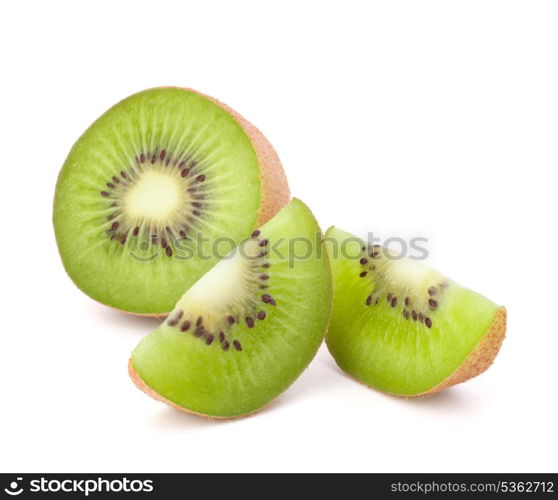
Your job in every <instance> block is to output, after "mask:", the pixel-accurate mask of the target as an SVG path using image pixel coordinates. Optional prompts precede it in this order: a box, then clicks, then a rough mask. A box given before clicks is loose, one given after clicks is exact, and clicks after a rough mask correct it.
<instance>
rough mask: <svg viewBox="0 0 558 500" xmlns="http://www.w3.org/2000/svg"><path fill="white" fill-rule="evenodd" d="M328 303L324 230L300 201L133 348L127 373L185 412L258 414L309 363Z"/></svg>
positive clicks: (241, 248) (218, 267)
mask: <svg viewBox="0 0 558 500" xmlns="http://www.w3.org/2000/svg"><path fill="white" fill-rule="evenodd" d="M331 306H332V284H331V272H330V267H329V262H328V258H327V253H326V251H325V249H324V247H323V241H322V234H321V231H320V229H319V227H318V224H317V223H316V220H315V219H314V217H313V215H312V214H311V212H310V210H309V209H308V208H307V207H306V206H305V205H304V204H303V203H302V202H301V201H300V200H298V199H296V198H295V199H293V200H292V201H291V202H290V203H289V204H288V205H287V206H286V207H285V208H283V209H282V210H281V211H280V212H279V213H278V214H277V215H276V216H275V217H273V218H272V219H271V220H270V221H268V222H267V223H266V224H264V225H263V226H261V227H260V228H259V229H256V230H255V231H254V232H253V233H252V235H251V236H250V237H249V238H247V239H246V240H244V241H243V242H242V243H241V244H240V245H239V246H238V247H237V248H236V249H235V250H233V252H232V253H231V254H230V255H229V256H228V257H226V258H224V259H223V260H221V261H220V262H219V263H218V264H217V265H216V266H215V267H213V268H212V269H211V270H210V271H209V272H207V273H206V274H205V275H204V276H202V277H201V278H200V279H199V280H198V281H197V282H196V283H195V284H194V285H193V286H192V287H191V288H190V289H188V290H187V291H186V292H185V293H184V295H183V296H182V298H181V299H180V300H179V301H178V303H177V304H176V306H175V308H174V310H173V311H172V312H171V313H170V314H169V316H168V318H167V319H166V320H165V321H164V322H163V323H162V324H161V325H160V326H159V327H158V328H157V329H156V330H155V331H153V332H152V333H151V334H149V335H148V336H146V337H145V338H144V339H143V340H142V341H141V342H140V343H139V345H138V346H137V347H136V349H135V350H134V352H133V353H132V356H131V359H130V361H129V365H128V367H129V373H130V376H131V378H132V380H133V381H134V383H135V384H136V385H137V386H138V387H139V388H140V389H141V390H143V391H144V392H146V393H147V394H148V395H150V396H152V397H153V398H155V399H157V400H160V401H163V402H165V403H167V404H169V405H171V406H173V407H175V408H178V409H180V410H184V411H187V412H190V413H196V414H200V415H206V416H210V417H215V418H233V417H239V416H242V415H247V414H250V413H253V412H255V411H257V410H259V409H260V408H262V407H264V406H265V405H267V404H268V403H269V402H270V401H272V400H273V399H274V398H275V397H277V396H278V395H279V394H280V393H281V392H283V391H284V390H285V389H286V388H287V387H288V386H289V385H290V384H291V383H292V382H293V381H294V380H295V379H296V378H297V377H298V376H299V375H300V374H301V373H302V371H303V370H304V368H305V367H306V366H307V365H308V363H309V362H310V361H311V360H312V358H313V357H314V355H315V354H316V352H317V350H318V347H319V346H320V344H321V342H322V340H323V337H324V334H325V330H326V328H327V324H328V320H329V316H330V312H331Z"/></svg>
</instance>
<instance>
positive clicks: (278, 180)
mask: <svg viewBox="0 0 558 500" xmlns="http://www.w3.org/2000/svg"><path fill="white" fill-rule="evenodd" d="M162 88H174V89H180V90H184V91H186V92H193V93H195V94H198V95H201V96H203V97H205V98H206V99H209V100H210V101H212V102H214V103H215V104H217V106H219V107H221V108H223V109H224V110H225V111H226V112H227V113H229V114H230V115H231V116H232V117H233V119H234V120H235V121H236V122H237V123H238V124H239V125H240V127H241V128H242V130H244V133H245V134H246V135H247V136H248V139H249V140H250V143H251V144H252V147H253V148H254V150H255V151H256V156H257V158H258V163H259V165H260V182H261V193H262V196H261V200H260V208H259V209H258V215H257V220H256V227H258V226H261V225H262V224H264V223H265V222H267V221H268V220H269V219H271V218H272V217H273V216H274V215H275V214H276V213H277V212H279V210H281V208H283V207H284V206H285V205H286V204H287V203H288V202H289V200H290V199H291V192H290V190H289V184H288V182H287V176H286V175H285V170H284V169H283V165H282V164H281V160H280V159H279V155H278V154H277V152H276V151H275V148H274V147H273V146H272V145H271V143H270V142H269V141H268V140H267V138H266V137H265V136H264V134H263V133H262V132H261V131H260V130H259V129H258V128H257V127H256V126H255V125H252V123H250V122H249V121H248V120H246V118H244V117H243V116H242V115H241V114H239V113H238V112H236V111H235V110H234V109H232V108H230V107H229V106H228V105H226V104H225V103H223V102H221V101H219V100H218V99H215V98H214V97H211V96H209V95H206V94H204V93H202V92H198V91H197V90H194V89H190V88H186V87H176V86H171V85H168V86H166V87H162ZM247 236H248V235H247ZM99 304H101V302H99ZM103 306H106V304H103ZM109 307H110V306H109ZM112 309H114V310H115V311H120V312H124V313H126V314H131V315H132V316H143V317H148V318H166V317H167V316H168V315H169V313H170V311H169V312H166V313H154V314H150V313H134V312H130V311H124V310H122V309H117V308H115V307H113V308H112Z"/></svg>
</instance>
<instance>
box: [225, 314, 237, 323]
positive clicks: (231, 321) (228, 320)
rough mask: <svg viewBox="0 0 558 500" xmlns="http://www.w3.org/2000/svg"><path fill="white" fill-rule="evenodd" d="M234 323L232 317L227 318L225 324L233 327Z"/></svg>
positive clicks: (234, 320)
mask: <svg viewBox="0 0 558 500" xmlns="http://www.w3.org/2000/svg"><path fill="white" fill-rule="evenodd" d="M235 322H236V319H234V316H227V323H228V324H229V325H234V323H235Z"/></svg>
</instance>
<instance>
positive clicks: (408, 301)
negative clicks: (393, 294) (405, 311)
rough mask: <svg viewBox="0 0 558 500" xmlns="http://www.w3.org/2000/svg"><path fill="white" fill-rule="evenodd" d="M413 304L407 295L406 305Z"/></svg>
mask: <svg viewBox="0 0 558 500" xmlns="http://www.w3.org/2000/svg"><path fill="white" fill-rule="evenodd" d="M410 304H411V299H410V298H409V297H405V305H406V306H408V305H410Z"/></svg>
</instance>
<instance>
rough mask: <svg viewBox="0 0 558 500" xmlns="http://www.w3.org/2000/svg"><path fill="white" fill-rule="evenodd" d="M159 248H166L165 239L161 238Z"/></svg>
mask: <svg viewBox="0 0 558 500" xmlns="http://www.w3.org/2000/svg"><path fill="white" fill-rule="evenodd" d="M161 246H162V247H163V248H167V240H165V238H161Z"/></svg>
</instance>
